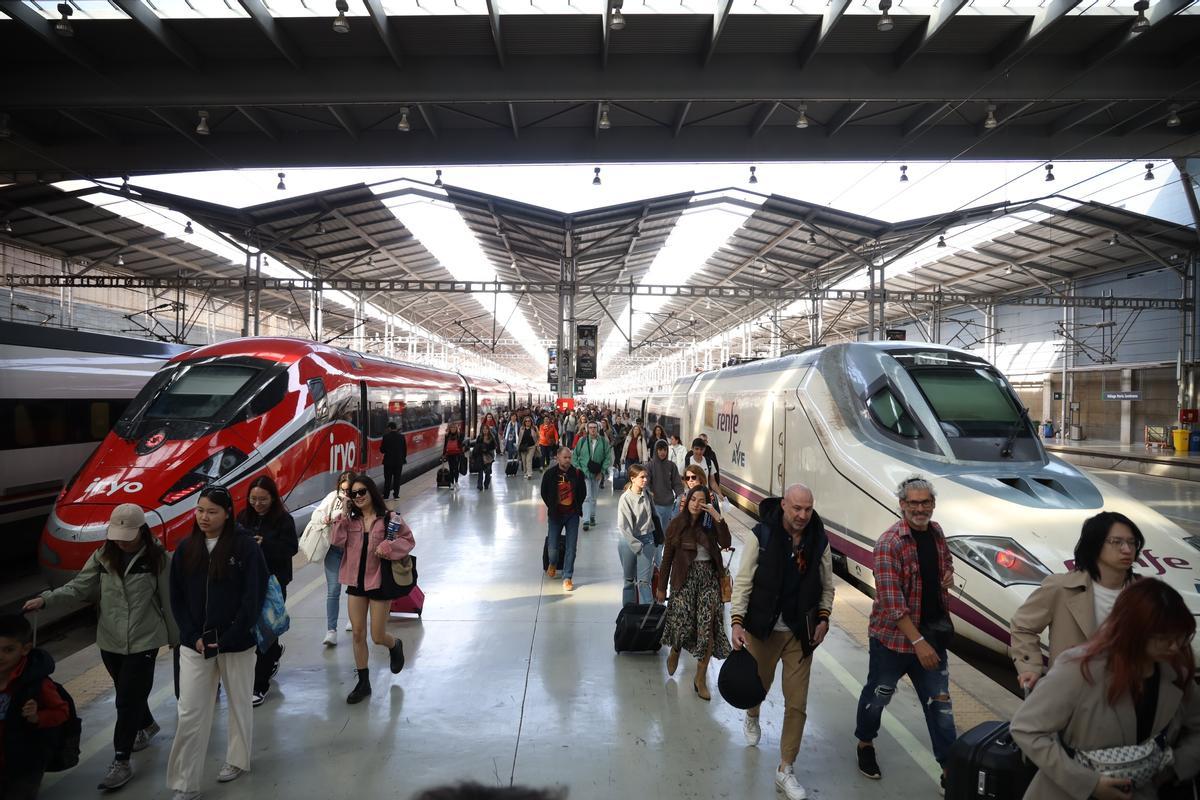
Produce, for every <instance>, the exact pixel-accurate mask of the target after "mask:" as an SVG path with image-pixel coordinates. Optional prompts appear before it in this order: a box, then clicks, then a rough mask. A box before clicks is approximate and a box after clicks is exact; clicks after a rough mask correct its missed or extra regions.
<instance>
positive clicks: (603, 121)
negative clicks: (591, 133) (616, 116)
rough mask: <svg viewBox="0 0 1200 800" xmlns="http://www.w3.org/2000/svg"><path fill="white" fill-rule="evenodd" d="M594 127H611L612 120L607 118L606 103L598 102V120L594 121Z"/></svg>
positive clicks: (604, 128)
mask: <svg viewBox="0 0 1200 800" xmlns="http://www.w3.org/2000/svg"><path fill="white" fill-rule="evenodd" d="M596 127H597V128H599V129H600V130H602V131H606V130H608V129H609V128H611V127H612V122H610V121H609V119H608V103H601V104H600V120H599V121H598V122H597V123H596Z"/></svg>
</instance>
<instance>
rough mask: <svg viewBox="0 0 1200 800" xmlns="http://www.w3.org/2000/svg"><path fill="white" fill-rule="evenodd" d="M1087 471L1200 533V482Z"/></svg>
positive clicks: (1191, 530)
mask: <svg viewBox="0 0 1200 800" xmlns="http://www.w3.org/2000/svg"><path fill="white" fill-rule="evenodd" d="M1085 471H1086V472H1088V473H1090V474H1092V475H1094V476H1096V477H1097V478H1099V479H1100V480H1102V481H1106V482H1108V483H1111V484H1112V485H1113V486H1116V487H1117V488H1119V489H1121V490H1122V491H1124V492H1127V493H1129V494H1131V495H1133V496H1134V497H1136V498H1137V499H1138V500H1141V501H1142V502H1143V503H1145V504H1146V505H1148V506H1150V507H1151V508H1153V509H1154V510H1155V511H1157V512H1158V513H1160V514H1162V515H1163V516H1165V517H1167V518H1168V519H1170V520H1171V521H1172V522H1174V523H1175V524H1176V525H1178V526H1180V527H1181V528H1183V529H1184V530H1186V531H1187V532H1188V533H1195V534H1200V482H1197V481H1186V480H1177V479H1175V478H1159V477H1151V476H1149V475H1139V474H1136V473H1132V472H1116V471H1114V470H1108V469H1088V470H1085Z"/></svg>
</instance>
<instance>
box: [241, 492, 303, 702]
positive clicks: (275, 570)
mask: <svg viewBox="0 0 1200 800" xmlns="http://www.w3.org/2000/svg"><path fill="white" fill-rule="evenodd" d="M238 527H239V528H240V529H241V530H242V531H243V532H245V533H246V534H248V535H249V536H251V537H253V538H254V541H255V542H256V543H257V544H258V546H259V547H261V548H262V552H263V557H264V558H266V560H267V572H269V573H270V574H271V575H274V576H275V579H276V580H277V581H279V587H280V588H281V589H282V590H283V598H284V599H285V600H286V599H287V587H288V584H289V583H291V582H292V556H294V555H296V553H297V552H298V551H299V549H300V543H299V541H298V540H297V538H296V521H295V520H294V519H292V515H291V514H289V513H288V512H287V509H285V508H284V507H283V500H282V499H280V497H279V487H278V486H276V485H275V481H273V480H272V479H271V478H270V477H269V476H267V475H259V476H258V477H257V478H255V479H254V480H252V481H250V492H249V494H248V495H247V497H246V510H245V511H243V512H242V513H241V515H240V516H239V517H238ZM281 658H283V645H282V644H280V643H279V640H278V639H276V640H275V641H274V642H272V643H271V646H270V647H269V648H268V649H267V652H265V653H263V652H261V651H260V652H259V653H258V657H257V660H256V661H255V664H254V697H253V700H252V704H253V705H254V707H255V708H258V707H259V706H261V705H262V704H263V703H265V702H266V700H267V692H269V691H270V690H271V679H272V678H274V677H275V673H277V672H279V660H280V659H281Z"/></svg>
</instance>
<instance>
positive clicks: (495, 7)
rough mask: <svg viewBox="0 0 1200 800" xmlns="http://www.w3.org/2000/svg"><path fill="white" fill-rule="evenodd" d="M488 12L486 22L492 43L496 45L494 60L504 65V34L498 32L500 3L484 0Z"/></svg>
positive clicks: (496, 0)
mask: <svg viewBox="0 0 1200 800" xmlns="http://www.w3.org/2000/svg"><path fill="white" fill-rule="evenodd" d="M486 3H487V12H488V24H489V25H490V27H491V29H492V43H493V44H494V45H495V46H496V60H497V61H499V62H500V66H501V67H503V66H504V36H503V34H501V32H500V5H499V0H486Z"/></svg>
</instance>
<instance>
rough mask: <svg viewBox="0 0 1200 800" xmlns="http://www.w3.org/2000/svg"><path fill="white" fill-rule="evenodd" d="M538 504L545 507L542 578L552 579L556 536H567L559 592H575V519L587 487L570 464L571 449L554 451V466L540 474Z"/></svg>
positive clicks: (556, 546)
mask: <svg viewBox="0 0 1200 800" xmlns="http://www.w3.org/2000/svg"><path fill="white" fill-rule="evenodd" d="M541 488H542V502H543V503H545V504H546V521H547V530H546V551H547V553H548V555H549V556H550V566H549V567H548V568H547V569H546V575H547V576H549V577H551V578H553V577H555V574H556V568H555V565H556V564H557V563H558V534H559V533H560V532H562V531H563V530H565V531H566V535H567V543H566V547H567V552H566V555H565V557H564V559H563V574H562V577H563V589H564V590H565V591H568V592H573V591H575V581H574V580H572V578H573V577H574V575H575V546H576V545H577V544H578V543H579V517H580V516H581V514H582V511H583V501H584V500H586V499H587V483H586V482H585V481H584V478H583V472H581V471H580V470H578V469H576V468H575V467H574V466H572V464H571V448H569V447H560V448H558V456H557V460H556V463H555V465H554V466H552V467H551V468H550V469H548V470H546V471H545V472H544V473H542V487H541Z"/></svg>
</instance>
